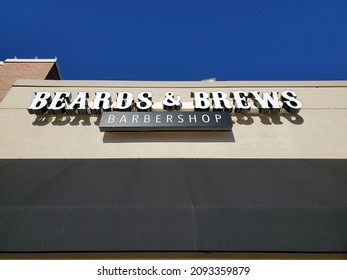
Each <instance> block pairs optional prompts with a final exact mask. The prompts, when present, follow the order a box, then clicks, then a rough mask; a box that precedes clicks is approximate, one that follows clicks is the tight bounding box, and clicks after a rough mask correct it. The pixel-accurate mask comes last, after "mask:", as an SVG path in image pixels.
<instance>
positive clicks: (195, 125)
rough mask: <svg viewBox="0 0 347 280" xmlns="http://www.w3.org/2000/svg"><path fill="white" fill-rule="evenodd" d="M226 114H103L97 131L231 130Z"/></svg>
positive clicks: (228, 117)
mask: <svg viewBox="0 0 347 280" xmlns="http://www.w3.org/2000/svg"><path fill="white" fill-rule="evenodd" d="M231 126H232V123H231V118H230V113H228V112H223V111H221V112H219V111H215V112H177V111H175V112H167V111H163V112H103V113H102V116H101V121H100V124H99V129H100V131H102V132H106V131H165V130H166V131H174V130H219V131H221V130H224V131H228V130H231Z"/></svg>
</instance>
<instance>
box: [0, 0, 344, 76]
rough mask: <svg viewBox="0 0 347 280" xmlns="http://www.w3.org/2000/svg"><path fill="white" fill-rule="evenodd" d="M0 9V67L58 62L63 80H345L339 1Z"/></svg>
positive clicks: (13, 4) (40, 4)
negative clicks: (11, 61)
mask: <svg viewBox="0 0 347 280" xmlns="http://www.w3.org/2000/svg"><path fill="white" fill-rule="evenodd" d="M4 2H5V3H4ZM0 8H1V9H0V10H1V16H0V26H1V39H0V42H1V45H0V60H4V59H6V58H13V57H14V56H17V57H18V58H33V57H35V56H37V57H38V58H52V57H55V56H56V57H57V58H58V64H59V67H60V70H61V72H62V76H63V79H69V80H78V79H81V80H201V79H206V78H210V77H215V78H217V80H347V0H290V1H288V0H287V1H281V0H277V1H276V0H272V1H269V0H263V1H260V0H258V1H256V0H229V1H226V0H214V1H205V0H201V1H189V0H185V1H184V0H177V1H164V0H162V1H157V0H144V1H139V0H134V1H131V0H120V1H118V0H114V1H106V0H97V1H90V0H83V1H82V0H77V1H74V0H70V1H65V0H64V1H56V0H54V1H47V0H46V1H24V0H22V1H16V0H11V1H3V3H1V4H0Z"/></svg>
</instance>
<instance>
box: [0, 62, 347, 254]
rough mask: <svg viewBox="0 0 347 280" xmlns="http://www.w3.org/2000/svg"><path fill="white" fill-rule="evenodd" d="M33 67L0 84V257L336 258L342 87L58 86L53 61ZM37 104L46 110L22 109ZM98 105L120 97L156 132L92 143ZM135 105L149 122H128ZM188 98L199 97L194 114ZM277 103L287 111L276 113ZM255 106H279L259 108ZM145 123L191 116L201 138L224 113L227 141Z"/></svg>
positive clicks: (341, 198)
mask: <svg viewBox="0 0 347 280" xmlns="http://www.w3.org/2000/svg"><path fill="white" fill-rule="evenodd" d="M8 63H11V66H12V63H14V62H8ZM18 63H19V64H20V62H18ZM18 63H17V64H18ZM22 63H24V62H22ZM30 63H32V62H30ZM37 63H38V64H40V65H41V64H44V63H45V62H40V61H39V62H37ZM50 63H51V62H50ZM30 65H33V64H30ZM44 65H45V67H46V68H45V69H46V73H45V74H40V75H38V76H33V77H34V79H30V78H31V77H29V79H28V77H21V78H20V79H16V81H9V82H7V83H8V84H9V83H10V84H11V87H10V89H9V90H8V91H7V94H3V95H6V96H5V97H4V98H3V100H2V102H1V103H0V115H1V116H0V128H1V131H2V133H1V134H2V136H1V140H0V147H1V148H0V164H1V168H0V173H1V182H0V204H1V207H0V220H1V221H0V251H1V252H2V253H10V252H38V253H47V252H137V253H139V252H161V253H162V254H163V255H165V253H168V252H180V253H184V252H196V253H203V252H208V253H218V252H223V253H237V252H253V253H256V252H287V253H288V252H289V253H307V252H310V253H340V254H346V251H347V141H346V139H347V122H346V121H345V120H346V119H347V82H346V81H243V82H237V81H194V82H193V81H192V82H159V81H71V80H59V77H60V75H59V71H58V70H57V69H58V68H57V65H56V61H54V62H53V63H51V64H50V65H48V64H47V63H46V64H44ZM6 66H7V65H6V61H5V63H4V64H3V65H2V67H1V68H0V71H2V70H3V69H4V68H5V67H6ZM37 67H38V68H40V67H42V66H37ZM47 69H48V70H47ZM52 69H53V70H52ZM30 71H31V70H30ZM53 72H54V73H53ZM52 73H53V74H52ZM0 74H1V72H0ZM49 75H51V76H49ZM46 77H54V78H57V79H46V80H45V78H46ZM0 78H1V79H5V80H6V77H5V78H4V77H0ZM12 83H13V84H12ZM42 92H45V93H47V92H48V93H49V96H50V98H49V101H47V104H46V106H43V103H40V102H37V103H36V104H34V105H33V103H34V99H35V96H38V94H40V93H42ZM59 92H60V93H61V92H65V96H63V95H61V96H63V97H62V98H61V99H60V101H61V102H59V100H58V99H57V98H56V99H57V100H56V101H57V102H56V104H55V107H54V106H53V105H52V103H51V102H54V101H52V100H54V98H55V97H56V96H57V95H58V94H59ZM81 92H82V93H88V94H87V95H84V96H85V97H86V98H87V105H86V106H87V107H86V109H85V110H86V111H83V112H82V109H81V108H82V107H83V106H82V103H83V102H82V99H78V98H79V97H80V98H82V97H81V96H83V94H80V93H81ZM100 92H101V93H105V92H106V93H110V96H111V100H110V103H108V105H109V106H110V107H112V106H113V105H114V106H113V107H112V108H111V109H110V111H111V114H113V113H112V112H116V107H115V106H117V105H116V103H117V104H121V103H119V102H118V101H119V100H117V97H118V96H120V93H124V92H126V93H131V97H132V99H133V101H132V103H131V109H132V112H133V113H136V114H139V116H140V117H141V116H142V117H143V115H145V114H147V115H148V116H150V117H152V120H153V121H154V122H157V123H158V122H160V123H161V124H162V123H163V122H164V119H163V118H164V117H165V121H166V122H165V123H164V124H163V125H162V128H160V129H158V128H157V129H156V128H150V129H145V128H146V124H142V127H137V121H133V123H134V122H135V127H133V128H132V129H128V130H127V129H125V130H122V129H117V128H114V126H113V124H112V125H111V126H112V128H111V129H107V128H106V129H104V130H102V129H101V126H100V123H101V122H102V118H103V114H105V113H103V111H107V110H108V109H105V110H103V109H102V106H104V105H105V104H106V103H105V102H106V101H105V100H106V99H107V100H109V98H106V99H105V100H104V101H105V102H104V103H103V102H101V101H100V102H99V109H95V108H96V107H97V106H96V107H95V108H94V111H92V109H91V108H93V104H96V102H98V101H96V97H97V96H98V93H100ZM143 92H145V93H150V98H147V99H146V100H150V101H151V102H150V103H151V106H150V107H151V108H150V109H148V108H147V109H146V110H143V112H141V110H139V109H138V108H137V107H136V102H140V101H141V99H139V98H140V97H141V96H140V94H141V93H143ZM168 92H169V93H170V94H168V95H167V93H168ZM194 92H195V93H201V92H203V93H206V94H207V99H205V100H209V102H210V104H209V106H208V108H207V109H206V108H205V109H201V108H200V109H199V108H197V107H198V105H197V103H198V101H197V96H198V95H196V96H195V97H196V98H195V99H194V95H193V94H192V93H194ZM213 92H215V93H216V92H218V93H219V95H218V94H216V95H215V99H213V94H212V93H213ZM220 92H223V93H225V94H226V95H225V96H222V95H221V94H220ZM235 92H238V93H237V94H238V95H237V94H235ZM240 92H241V93H245V94H244V95H242V94H241V95H240ZM253 92H256V93H255V94H253V95H252V93H253ZM288 92H291V93H295V99H296V100H298V101H299V102H300V104H301V105H302V106H297V105H298V103H297V104H294V105H293V104H292V105H293V106H292V107H293V108H294V107H295V106H297V108H298V107H300V108H299V109H297V110H292V111H291V110H290V109H291V108H284V107H285V106H284V104H285V101H286V99H285V98H282V97H283V96H285V93H288ZM66 93H68V94H66ZM101 93H100V94H99V97H100V98H101V97H105V94H104V95H102V94H101ZM257 93H258V95H259V96H260V97H259V98H263V99H259V100H264V98H265V95H266V94H267V93H268V96H270V97H271V98H272V100H275V99H276V98H278V100H277V101H278V103H277V101H276V100H275V101H273V102H274V103H271V102H269V101H268V100H267V101H266V102H264V103H263V104H259V100H258V99H257V98H256V94H257ZM67 95H69V96H67ZM42 96H43V97H44V94H42ZM47 96H48V95H47ZM47 96H46V97H47ZM87 96H88V97H87ZM139 96H140V97H139ZM43 97H42V100H41V101H42V102H45V100H48V99H44V98H43ZM106 97H107V96H106ZM128 97H129V95H128V96H127V97H126V98H124V95H123V99H124V102H123V103H122V104H123V105H124V106H125V107H126V105H125V103H126V101H127V98H128ZM145 97H148V95H145ZM167 97H172V98H171V99H170V98H169V103H170V102H171V103H170V104H173V105H172V107H170V108H165V104H164V103H163V101H164V100H165V98H167ZM218 97H220V99H219V101H218ZM222 97H223V98H224V97H225V98H224V99H221V98H222ZM237 97H240V98H241V99H240V100H241V101H242V102H243V101H245V102H246V103H247V104H246V103H244V102H243V103H242V102H241V103H240V104H241V105H240V104H238V103H237V102H236V99H237ZM226 99H227V100H228V101H229V103H225V104H229V105H230V108H227V107H228V105H225V104H224V103H223V102H224V101H223V100H226ZM73 100H75V103H76V104H75V105H76V106H71V108H70V109H71V110H70V111H69V113H66V112H63V111H64V110H66V109H68V108H69V107H68V106H69V104H71V102H73ZM178 100H179V101H180V106H178V105H177V104H178V103H177V104H176V103H175V102H178ZM107 102H108V101H107ZM218 102H219V103H220V104H222V105H223V109H218V108H217V109H216V108H215V110H214V111H213V107H214V106H215V107H218V104H217V103H218ZM288 102H289V101H288ZM174 103H175V104H176V105H177V106H176V107H175V104H174ZM294 103H295V102H294ZM62 104H63V105H62ZM138 104H139V105H138V106H145V105H146V104H145V103H142V105H141V104H140V103H138ZM170 104H169V105H170ZM201 104H202V103H201ZM201 104H200V105H201ZM276 104H279V105H280V108H277V107H276ZM123 105H119V106H123ZM205 105H206V104H205ZM222 105H221V106H222ZM246 105H249V106H251V107H250V108H249V110H248V109H247V108H246V109H244V110H241V109H242V108H241V109H240V106H241V107H242V106H246ZM30 106H32V107H30ZM35 106H36V107H35ZM40 106H41V107H40ZM59 106H60V107H62V109H59V108H58V107H59ZM105 106H106V107H107V104H106V105H105ZM201 106H202V105H201ZM267 106H268V107H267ZM246 107H247V106H246ZM28 108H29V110H28ZM30 108H31V109H30ZM32 108H34V109H35V110H36V111H35V110H32ZM37 108H40V109H37ZM42 108H44V109H45V110H43V111H42V112H39V111H40V110H41V109H42ZM50 108H51V109H50ZM52 108H53V109H54V110H53V109H52ZM264 108H265V109H264ZM276 108H277V109H276ZM80 109H81V111H80ZM61 110H62V111H61ZM98 110H99V111H98ZM45 111H46V112H45ZM118 111H119V113H121V114H127V113H130V112H128V111H129V108H125V109H119V110H118ZM238 111H239V112H238ZM259 111H261V113H259ZM156 112H170V116H171V114H172V116H173V118H174V117H175V116H178V114H179V113H180V112H182V116H183V113H186V114H194V112H195V113H197V115H195V117H196V118H199V117H202V116H205V117H202V118H204V119H202V120H201V121H200V123H202V126H204V125H205V124H206V123H207V120H210V118H214V117H215V118H217V117H216V115H213V114H216V113H218V112H227V113H228V118H229V119H230V120H231V127H229V128H228V129H221V130H218V129H214V128H213V127H212V128H207V129H206V130H205V128H202V129H196V127H197V125H194V124H195V120H194V116H193V117H190V118H191V119H190V122H193V123H192V125H191V127H190V128H189V129H184V130H181V129H177V127H176V128H174V129H170V126H171V125H172V122H174V121H172V119H171V120H170V118H169V117H167V115H165V114H164V115H160V117H156V116H157V115H158V114H159V113H157V115H155V114H156ZM207 112H209V113H207ZM199 114H200V115H199ZM208 114H212V115H208ZM115 116H116V117H117V116H118V115H115ZM126 116H128V115H126ZM163 116H164V117H163ZM184 116H185V115H184ZM206 116H208V117H209V118H207V117H206ZM188 117H189V115H187V118H188ZM120 118H121V117H120ZM124 118H125V117H124ZM132 118H133V117H132ZM156 118H157V119H156ZM182 118H183V117H182ZM158 119H159V121H158ZM109 120H110V119H109ZM187 120H188V119H187ZM216 120H217V119H216ZM125 121H128V122H130V120H129V119H128V120H125ZM177 121H179V119H177ZM121 122H122V121H121V119H119V120H118V123H121ZM123 122H124V120H123ZM182 122H183V121H182ZM197 122H199V121H197ZM144 127H145V128H144ZM168 127H169V128H168Z"/></svg>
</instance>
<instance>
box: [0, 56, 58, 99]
mask: <svg viewBox="0 0 347 280" xmlns="http://www.w3.org/2000/svg"><path fill="white" fill-rule="evenodd" d="M18 61H19V62H6V61H5V62H4V63H3V64H2V65H0V102H1V101H2V100H3V99H4V97H5V96H6V94H7V92H8V91H9V90H10V89H11V87H12V85H13V83H14V82H15V81H16V80H17V79H34V80H41V79H42V80H46V79H47V80H60V77H59V73H58V69H57V66H56V64H55V62H40V60H39V59H38V62H21V61H20V60H18Z"/></svg>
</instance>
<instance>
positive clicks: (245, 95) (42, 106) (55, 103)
mask: <svg viewBox="0 0 347 280" xmlns="http://www.w3.org/2000/svg"><path fill="white" fill-rule="evenodd" d="M35 94H36V96H35V97H34V99H33V101H32V103H31V105H30V106H29V108H28V111H29V113H30V114H36V115H41V114H44V113H45V112H48V113H49V114H54V115H60V114H65V113H66V114H72V115H74V114H101V113H102V112H107V111H120V112H122V111H133V110H135V111H138V112H148V111H152V106H153V102H152V95H153V94H152V92H149V91H148V92H147V91H143V92H140V93H139V94H138V95H137V98H134V95H133V94H132V93H131V92H117V93H115V94H111V93H110V92H107V91H98V92H95V96H94V99H93V100H92V102H91V100H89V93H88V92H85V91H83V92H78V94H77V96H76V97H74V98H72V94H71V92H67V91H59V92H55V94H54V97H53V98H52V96H51V93H50V92H47V91H40V92H36V93H35ZM191 97H192V104H193V106H194V110H195V111H220V110H222V111H227V112H229V113H233V112H234V113H247V112H248V111H250V109H251V107H252V106H255V107H257V108H258V110H259V113H261V114H268V113H271V114H278V113H279V112H280V110H281V108H284V109H285V110H286V111H287V112H289V113H298V112H299V111H300V109H301V107H302V104H301V102H300V101H299V100H298V99H297V96H296V93H295V92H294V91H288V90H286V91H282V92H281V93H280V94H279V92H277V91H271V92H263V93H262V94H261V93H260V92H258V91H250V92H246V91H233V92H231V93H230V94H229V96H228V94H227V93H226V92H224V91H212V92H210V93H207V92H204V91H193V92H191ZM229 97H230V98H231V99H229ZM181 108H182V102H181V97H180V96H176V95H175V93H173V92H171V91H168V92H165V94H164V96H163V98H162V110H164V111H179V110H180V109H181Z"/></svg>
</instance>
